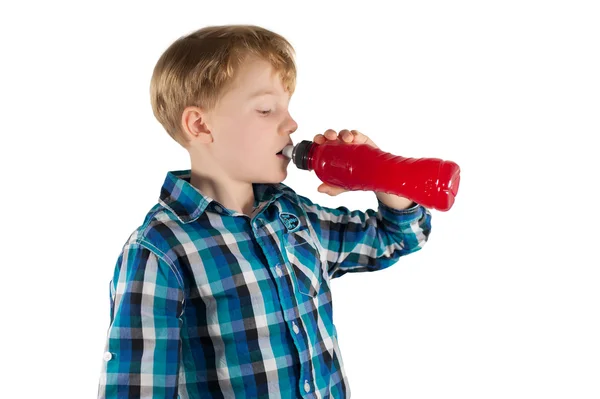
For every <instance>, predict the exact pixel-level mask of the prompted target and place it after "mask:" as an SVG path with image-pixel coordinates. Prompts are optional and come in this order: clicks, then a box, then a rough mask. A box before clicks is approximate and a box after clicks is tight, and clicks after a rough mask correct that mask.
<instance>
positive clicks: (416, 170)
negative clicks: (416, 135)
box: [283, 140, 460, 212]
mask: <svg viewBox="0 0 600 399" xmlns="http://www.w3.org/2000/svg"><path fill="white" fill-rule="evenodd" d="M283 155H285V156H286V157H288V158H290V159H291V160H292V162H293V163H294V164H295V165H296V166H297V167H298V168H300V169H304V170H309V171H310V170H314V171H315V173H316V175H317V177H318V178H319V179H320V180H321V181H323V182H324V183H327V184H329V185H332V186H339V187H342V188H344V189H346V190H365V191H379V192H384V193H389V194H395V195H399V196H402V197H405V198H409V199H411V200H412V201H414V202H416V203H418V204H420V205H423V206H424V207H426V208H433V209H437V210H439V211H444V212H445V211H447V210H449V209H450V208H451V207H452V205H453V204H454V197H455V196H456V194H457V193H458V186H459V183H460V168H459V166H458V165H457V164H456V163H454V162H452V161H443V160H441V159H438V158H404V157H401V156H397V155H393V154H390V153H388V152H384V151H382V150H380V149H377V148H374V147H371V146H370V145H368V144H347V143H343V142H341V141H338V140H336V141H326V142H325V143H324V144H320V145H319V144H317V143H315V142H312V141H308V140H304V141H301V142H300V143H298V144H296V145H295V146H292V145H289V146H287V147H285V148H284V149H283Z"/></svg>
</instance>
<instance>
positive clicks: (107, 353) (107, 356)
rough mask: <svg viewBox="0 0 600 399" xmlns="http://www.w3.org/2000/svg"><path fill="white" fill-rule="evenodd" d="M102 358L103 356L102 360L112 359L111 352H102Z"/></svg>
mask: <svg viewBox="0 0 600 399" xmlns="http://www.w3.org/2000/svg"><path fill="white" fill-rule="evenodd" d="M103 358H104V360H106V361H107V362H108V361H109V360H110V359H112V353H110V352H104V356H103Z"/></svg>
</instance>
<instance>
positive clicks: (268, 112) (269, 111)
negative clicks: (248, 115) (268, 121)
mask: <svg viewBox="0 0 600 399" xmlns="http://www.w3.org/2000/svg"><path fill="white" fill-rule="evenodd" d="M257 111H258V113H259V114H261V115H269V114H270V113H271V110H270V109H268V110H266V111H261V110H257Z"/></svg>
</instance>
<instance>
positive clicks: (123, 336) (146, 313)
mask: <svg viewBox="0 0 600 399" xmlns="http://www.w3.org/2000/svg"><path fill="white" fill-rule="evenodd" d="M178 277H179V276H178V275H176V272H175V271H174V270H173V269H172V268H171V266H170V265H169V263H167V262H166V261H165V260H163V259H161V258H159V257H158V256H157V255H155V254H154V252H152V251H151V250H150V249H148V248H146V247H145V246H142V245H141V244H138V243H135V244H131V245H127V246H126V247H125V248H124V250H123V252H122V254H121V256H120V257H119V259H118V261H117V267H116V269H115V275H114V277H113V280H112V281H111V311H110V318H111V323H110V327H109V329H108V337H107V342H106V346H105V354H104V361H103V364H102V370H101V375H100V384H99V388H98V397H99V398H106V399H108V398H115V399H116V398H134V397H135V398H141V397H143V398H176V397H177V383H178V381H177V377H178V372H179V369H178V367H179V347H180V338H179V337H180V335H179V330H180V320H179V317H180V316H181V313H182V311H183V290H182V289H181V285H180V279H179V278H178ZM109 354H110V355H109Z"/></svg>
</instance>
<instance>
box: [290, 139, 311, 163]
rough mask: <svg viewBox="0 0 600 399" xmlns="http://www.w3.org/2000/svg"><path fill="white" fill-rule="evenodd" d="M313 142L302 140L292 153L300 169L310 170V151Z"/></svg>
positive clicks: (293, 159)
mask: <svg viewBox="0 0 600 399" xmlns="http://www.w3.org/2000/svg"><path fill="white" fill-rule="evenodd" d="M312 145H313V142H312V141H310V140H302V141H301V142H299V143H298V144H296V146H295V147H294V151H293V153H292V157H291V158H292V161H293V162H294V165H296V166H297V167H298V168H299V169H304V170H308V153H309V152H310V148H311V147H312ZM286 156H287V155H286Z"/></svg>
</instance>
